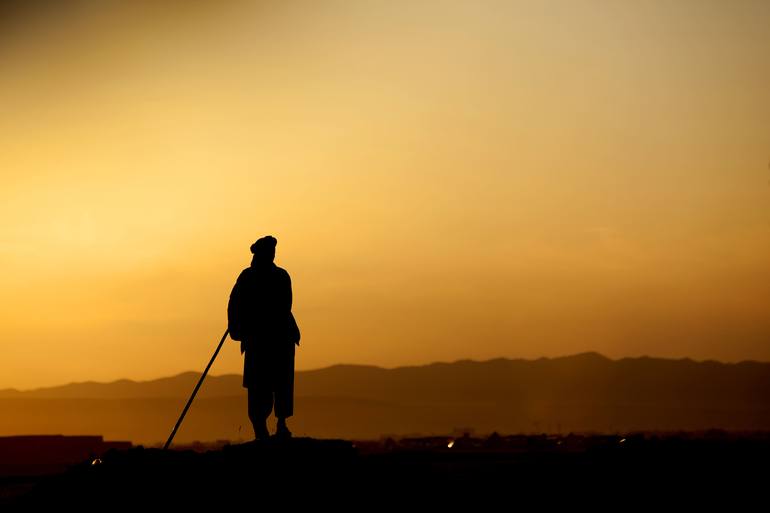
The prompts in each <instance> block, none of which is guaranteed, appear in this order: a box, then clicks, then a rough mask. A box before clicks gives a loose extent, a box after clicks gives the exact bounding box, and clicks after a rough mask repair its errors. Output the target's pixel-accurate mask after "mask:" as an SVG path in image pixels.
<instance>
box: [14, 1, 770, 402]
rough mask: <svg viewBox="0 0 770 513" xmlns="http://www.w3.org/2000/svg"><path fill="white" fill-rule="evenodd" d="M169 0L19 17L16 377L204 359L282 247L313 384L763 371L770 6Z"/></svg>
mask: <svg viewBox="0 0 770 513" xmlns="http://www.w3.org/2000/svg"><path fill="white" fill-rule="evenodd" d="M162 3H163V6H161V7H159V6H158V5H157V4H158V3H157V2H134V3H133V4H132V6H130V7H129V6H121V5H120V4H117V3H104V2H95V1H84V2H80V3H76V4H77V5H78V6H79V7H78V8H70V9H65V8H61V7H56V6H55V5H47V4H46V3H42V4H40V5H41V8H40V9H39V10H34V11H33V10H26V11H25V10H22V11H21V12H20V13H17V14H15V15H13V16H12V17H11V15H10V14H7V13H6V15H7V16H9V17H8V18H7V19H6V20H5V21H4V22H3V23H2V24H0V32H2V35H0V109H2V111H1V114H2V115H0V268H1V269H2V286H1V287H0V356H2V358H0V388H4V387H17V388H30V387H36V386H44V385H53V384H60V383H65V382H70V381H83V380H100V381H101V380H114V379H118V378H132V379H149V378H154V377H160V376H164V375H170V374H173V373H177V372H181V371H185V370H201V369H202V368H203V367H204V366H205V364H206V362H207V361H208V358H209V357H210V355H211V352H212V351H213V349H214V347H215V345H216V342H217V341H218V340H219V337H220V336H221V333H222V332H223V331H224V328H225V325H226V315H225V314H226V303H227V298H228V295H229V292H230V289H231V287H232V285H233V283H234V280H235V278H236V276H237V275H238V273H239V272H240V270H241V269H242V268H243V267H244V266H246V265H247V264H248V262H249V257H250V255H249V252H248V246H249V245H250V244H251V242H253V241H254V240H255V239H256V238H258V237H260V236H262V235H265V234H272V235H274V236H275V237H277V238H278V248H277V257H276V262H277V263H278V265H281V266H282V267H284V268H286V269H287V270H288V271H289V273H290V274H291V276H292V279H293V284H294V298H295V308H294V311H295V314H296V316H297V319H298V321H299V323H300V327H301V329H302V332H303V341H302V346H301V347H300V350H299V351H298V353H297V367H298V368H299V369H307V368H317V367H321V366H326V365H330V364H334V363H341V362H342V363H368V364H375V365H382V366H388V367H389V366H396V365H406V364H422V363H428V362H432V361H452V360H457V359H461V358H473V359H488V358H494V357H499V356H504V357H526V358H534V357H540V356H559V355H565V354H572V353H576V352H581V351H589V350H595V351H599V352H601V353H603V354H605V355H607V356H610V357H623V356H638V355H645V354H646V355H653V356H665V357H677V358H678V357H685V356H688V357H692V358H695V359H706V358H714V359H719V360H726V361H736V360H743V359H759V360H770V169H768V161H769V160H770V95H768V94H767V90H768V84H770V52H768V48H770V31H768V30H767V27H768V26H770V3H768V2H766V1H763V0H759V1H750V0H742V1H739V2H717V1H707V0H704V1H695V0H691V1H687V0H682V1H680V2H668V1H650V2H635V1H609V0H608V1H590V0H586V1H572V0H564V1H563V2H540V1H531V2H530V1H521V2H516V1H499V2H495V1H474V2H449V1H429V0H428V1H418V2H387V1H384V0H383V1H358V2H323V3H322V2H275V3H269V2H255V3H254V4H255V5H256V6H255V5H252V3H250V2H245V1H243V2H242V1H229V2H206V1H200V2H192V3H191V2H162ZM50 4H56V2H51V3H50ZM105 5H107V6H105ZM240 370H241V357H240V355H239V352H238V346H237V344H236V343H233V342H230V343H229V344H228V345H227V346H226V349H225V350H224V351H223V353H222V355H221V356H220V360H218V362H217V363H216V365H215V367H214V369H213V370H212V372H213V373H214V374H221V373H225V372H240Z"/></svg>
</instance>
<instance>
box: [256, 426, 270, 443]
mask: <svg viewBox="0 0 770 513" xmlns="http://www.w3.org/2000/svg"><path fill="white" fill-rule="evenodd" d="M254 438H255V439H256V440H267V439H268V438H270V432H269V431H268V430H267V423H266V422H265V423H262V424H260V425H255V426H254Z"/></svg>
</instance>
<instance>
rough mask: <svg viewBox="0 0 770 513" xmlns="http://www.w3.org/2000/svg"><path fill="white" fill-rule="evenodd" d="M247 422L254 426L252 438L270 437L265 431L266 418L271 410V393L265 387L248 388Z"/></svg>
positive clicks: (262, 438)
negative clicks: (249, 421)
mask: <svg viewBox="0 0 770 513" xmlns="http://www.w3.org/2000/svg"><path fill="white" fill-rule="evenodd" d="M248 391H249V398H248V402H249V420H251V425H252V426H254V436H255V437H256V439H257V440H264V439H266V438H269V437H270V433H269V432H268V430H267V418H268V417H269V416H270V411H271V410H272V409H273V393H272V392H271V391H270V389H269V388H265V387H249V388H248Z"/></svg>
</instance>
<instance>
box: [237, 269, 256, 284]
mask: <svg viewBox="0 0 770 513" xmlns="http://www.w3.org/2000/svg"><path fill="white" fill-rule="evenodd" d="M251 271H252V269H251V267H247V268H245V269H244V270H243V271H241V272H240V274H239V275H238V279H237V280H236V281H243V280H246V279H248V278H249V276H250V275H251Z"/></svg>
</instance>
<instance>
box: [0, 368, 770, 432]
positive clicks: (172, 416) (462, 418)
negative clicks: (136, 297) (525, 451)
mask: <svg viewBox="0 0 770 513" xmlns="http://www.w3.org/2000/svg"><path fill="white" fill-rule="evenodd" d="M198 377H199V374H197V373H193V372H187V373H183V374H180V375H178V376H173V377H170V378H163V379H157V380H152V381H144V382H134V381H129V380H120V381H115V382H112V383H93V382H87V383H73V384H69V385H64V386H59V387H51V388H43V389H37V390H31V391H23V392H20V391H16V390H2V391H0V436H2V435H15V434H33V433H35V434H39V433H62V434H101V435H104V436H105V437H107V438H110V439H123V440H132V441H134V442H137V443H146V444H147V443H154V442H160V441H162V440H163V439H165V437H166V436H167V434H168V431H170V429H171V428H172V427H173V424H174V422H175V421H176V418H177V416H178V415H179V412H180V411H181V408H182V407H183V406H184V402H185V400H186V399H187V397H188V396H189V394H190V392H191V390H192V388H193V386H194V385H195V382H196V381H197V379H198ZM295 396H296V406H295V417H294V418H293V419H292V420H291V425H292V427H293V429H294V431H295V433H297V434H306V435H312V436H317V437H319V436H320V437H348V438H377V437H379V436H380V435H386V434H393V435H406V434H432V433H436V434H438V433H442V434H445V433H450V432H452V431H453V430H455V429H460V430H462V429H474V430H476V431H477V432H491V431H499V432H506V433H512V432H530V433H531V432H569V431H598V432H607V431H611V432H614V431H633V430H701V429H710V428H718V429H728V430H770V363H758V362H741V363H735V364H728V363H719V362H714V361H705V362H695V361H692V360H689V359H682V360H670V359H661V358H648V357H642V358H624V359H620V360H610V359H608V358H605V357H603V356H601V355H599V354H597V353H584V354H578V355H574V356H567V357H562V358H540V359H537V360H509V359H502V358H501V359H496V360H489V361H484V362H476V361H470V360H463V361H458V362H454V363H434V364H430V365H424V366H415V367H400V368H395V369H383V368H379V367H372V366H360V365H335V366H332V367H328V368H324V369H319V370H312V371H300V372H297V374H296V383H295ZM245 401H246V393H245V390H244V389H243V388H242V387H241V376H240V375H223V376H209V377H208V378H207V380H206V382H205V384H204V386H203V388H202V390H201V393H200V394H199V397H198V399H196V402H195V404H194V406H193V408H192V409H191V411H190V414H189V415H188V418H187V419H186V420H185V424H184V425H183V427H182V429H181V430H180V432H179V434H178V435H177V436H178V440H179V441H192V440H194V439H198V440H213V439H218V438H229V439H237V438H243V439H247V438H250V437H251V436H252V432H251V426H250V424H249V422H248V419H247V417H246V402H245Z"/></svg>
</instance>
